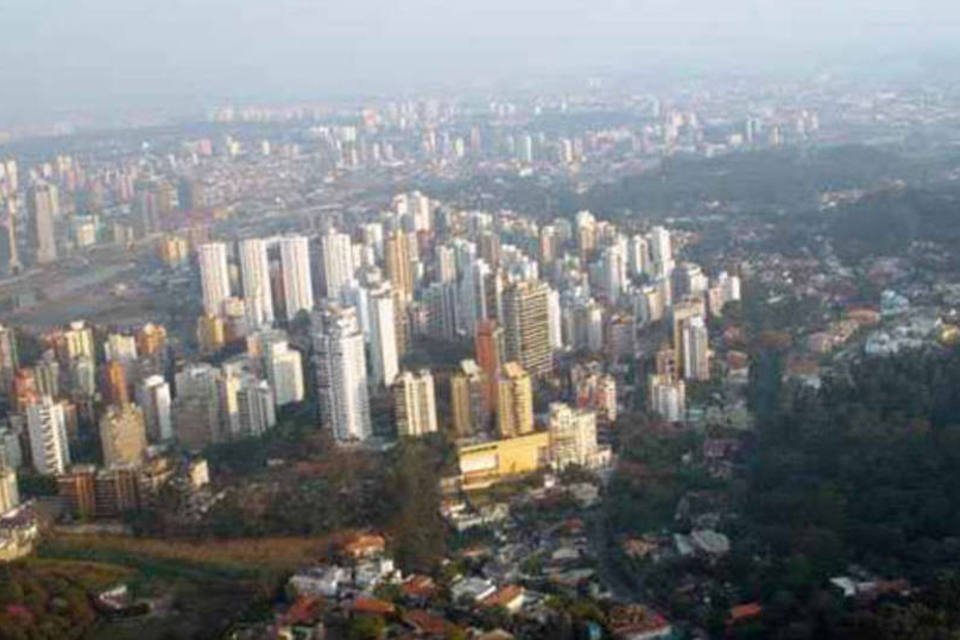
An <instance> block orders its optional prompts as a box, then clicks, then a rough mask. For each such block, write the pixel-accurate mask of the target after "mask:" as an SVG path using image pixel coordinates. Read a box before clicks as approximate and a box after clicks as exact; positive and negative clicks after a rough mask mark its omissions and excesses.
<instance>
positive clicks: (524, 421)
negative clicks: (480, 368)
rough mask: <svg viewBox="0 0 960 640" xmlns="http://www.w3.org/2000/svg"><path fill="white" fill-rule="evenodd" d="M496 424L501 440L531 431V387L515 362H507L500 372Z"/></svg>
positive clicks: (527, 378) (525, 375)
mask: <svg viewBox="0 0 960 640" xmlns="http://www.w3.org/2000/svg"><path fill="white" fill-rule="evenodd" d="M497 423H498V425H499V428H500V437H501V438H514V437H516V436H522V435H525V434H527V433H530V432H532V431H533V386H532V384H531V382H530V375H529V374H528V373H527V372H526V371H524V369H523V367H521V366H520V364H519V363H517V362H507V363H506V364H504V365H503V367H502V368H501V370H500V379H499V383H498V385H497Z"/></svg>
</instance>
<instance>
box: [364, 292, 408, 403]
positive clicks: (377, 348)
mask: <svg viewBox="0 0 960 640" xmlns="http://www.w3.org/2000/svg"><path fill="white" fill-rule="evenodd" d="M366 300H367V311H368V313H369V322H370V331H369V334H368V335H369V338H370V372H371V376H370V383H371V384H372V385H374V386H377V387H383V386H386V385H388V384H391V383H392V382H393V380H394V379H395V378H396V377H397V372H398V371H399V370H400V359H399V352H398V350H397V318H396V305H395V300H396V297H395V296H394V294H393V288H392V287H391V286H390V285H389V284H388V283H386V282H384V283H381V284H380V285H379V286H376V287H375V288H373V289H371V290H370V291H368V292H367V296H366Z"/></svg>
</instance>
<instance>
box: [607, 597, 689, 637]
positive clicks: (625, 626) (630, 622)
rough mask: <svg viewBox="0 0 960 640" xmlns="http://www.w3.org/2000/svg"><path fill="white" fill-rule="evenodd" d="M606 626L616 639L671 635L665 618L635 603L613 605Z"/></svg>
mask: <svg viewBox="0 0 960 640" xmlns="http://www.w3.org/2000/svg"><path fill="white" fill-rule="evenodd" d="M608 626H609V628H610V631H611V633H613V637H614V638H616V639H617V640H658V639H660V638H669V637H671V636H672V635H673V628H672V627H671V626H670V623H669V622H668V621H667V619H666V618H664V617H663V616H661V615H660V614H659V613H657V612H655V611H653V610H651V609H648V608H647V607H644V606H643V605H637V604H632V605H625V606H620V607H614V609H613V610H612V611H611V612H610V618H609V622H608Z"/></svg>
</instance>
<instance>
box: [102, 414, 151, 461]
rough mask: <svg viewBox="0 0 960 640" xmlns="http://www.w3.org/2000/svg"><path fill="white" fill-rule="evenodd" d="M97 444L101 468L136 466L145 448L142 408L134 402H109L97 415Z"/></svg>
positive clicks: (145, 434) (145, 436)
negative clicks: (98, 439)
mask: <svg viewBox="0 0 960 640" xmlns="http://www.w3.org/2000/svg"><path fill="white" fill-rule="evenodd" d="M100 444H101V446H102V447H103V464H104V466H105V467H107V468H110V467H115V466H128V465H133V466H137V465H139V464H140V463H141V462H143V457H144V454H145V453H146V450H147V430H146V426H145V424H144V420H143V411H141V410H140V407H138V406H137V405H135V404H125V405H122V406H117V405H111V406H109V407H107V410H106V412H105V413H104V414H103V415H102V416H101V418H100Z"/></svg>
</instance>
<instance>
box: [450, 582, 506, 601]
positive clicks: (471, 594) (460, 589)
mask: <svg viewBox="0 0 960 640" xmlns="http://www.w3.org/2000/svg"><path fill="white" fill-rule="evenodd" d="M496 590H497V587H496V585H495V584H493V581H492V580H487V579H486V578H480V577H470V578H464V579H463V580H460V581H458V582H455V583H454V584H453V585H451V587H450V595H451V596H452V597H453V600H454V602H460V601H461V600H467V599H469V600H470V601H472V602H479V601H481V600H483V599H484V598H486V597H487V596H489V595H491V594H493V593H494V592H495V591H496Z"/></svg>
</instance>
